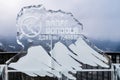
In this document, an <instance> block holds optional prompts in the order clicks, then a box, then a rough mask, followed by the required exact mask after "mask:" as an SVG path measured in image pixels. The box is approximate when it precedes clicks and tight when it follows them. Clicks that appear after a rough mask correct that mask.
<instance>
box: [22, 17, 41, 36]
mask: <svg viewBox="0 0 120 80" xmlns="http://www.w3.org/2000/svg"><path fill="white" fill-rule="evenodd" d="M41 26H42V24H41V23H40V22H38V18H37V17H34V16H28V17H27V18H25V19H23V21H22V24H21V27H20V29H21V32H22V33H23V34H24V35H25V36H27V37H35V36H37V35H39V34H40V31H41Z"/></svg>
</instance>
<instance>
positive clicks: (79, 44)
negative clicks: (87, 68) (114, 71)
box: [69, 37, 109, 68]
mask: <svg viewBox="0 0 120 80" xmlns="http://www.w3.org/2000/svg"><path fill="white" fill-rule="evenodd" d="M69 48H70V49H71V50H72V51H73V52H75V53H76V54H77V55H78V56H74V55H71V56H73V57H74V58H76V59H77V60H79V61H80V62H82V63H84V64H88V65H91V66H97V65H99V66H101V67H107V68H108V67H109V66H108V64H106V63H107V62H108V60H107V59H106V57H104V56H103V55H101V54H100V53H98V52H96V51H95V50H94V49H92V48H91V47H90V46H89V45H88V44H87V43H86V42H85V41H84V40H83V39H82V37H79V39H78V40H77V41H76V42H75V44H71V45H70V46H69ZM93 54H94V55H95V56H94V55H93ZM103 61H104V62H106V63H104V62H103Z"/></svg>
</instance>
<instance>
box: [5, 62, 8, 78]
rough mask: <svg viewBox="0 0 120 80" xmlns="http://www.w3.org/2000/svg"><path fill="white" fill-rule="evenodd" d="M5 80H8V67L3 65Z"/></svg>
mask: <svg viewBox="0 0 120 80" xmlns="http://www.w3.org/2000/svg"><path fill="white" fill-rule="evenodd" d="M5 80H8V65H7V64H6V65H5Z"/></svg>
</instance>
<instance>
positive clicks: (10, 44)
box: [0, 37, 120, 52]
mask: <svg viewBox="0 0 120 80" xmlns="http://www.w3.org/2000/svg"><path fill="white" fill-rule="evenodd" d="M88 40H90V42H91V43H92V44H94V45H95V46H97V47H98V48H99V49H101V50H103V51H112V52H120V41H110V40H97V39H92V38H88ZM23 42H24V44H25V49H24V50H25V51H26V50H27V49H28V47H29V45H30V44H29V43H28V42H27V41H26V40H24V41H23ZM21 49H22V47H21V46H20V45H18V44H17V41H16V38H13V37H12V38H5V39H1V38H0V52H2V51H7V52H12V51H20V50H21Z"/></svg>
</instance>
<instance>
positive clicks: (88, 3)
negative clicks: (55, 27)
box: [0, 0, 120, 41]
mask: <svg viewBox="0 0 120 80" xmlns="http://www.w3.org/2000/svg"><path fill="white" fill-rule="evenodd" d="M34 4H35V5H38V4H43V5H44V6H45V7H46V8H47V9H53V10H58V9H61V10H63V11H66V12H72V13H73V15H74V16H75V18H77V19H78V20H79V21H80V22H81V23H82V24H83V26H84V30H83V33H84V34H85V35H87V36H88V37H92V38H95V39H101V40H114V41H120V31H119V30H120V0H1V1H0V5H1V6H0V36H8V35H9V36H10V35H11V36H12V35H13V36H15V35H16V29H17V28H16V26H15V19H16V15H17V13H18V12H19V11H20V9H21V8H22V7H24V6H29V5H34Z"/></svg>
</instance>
